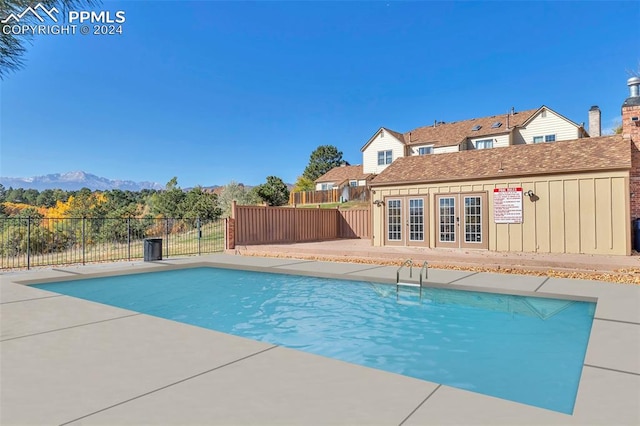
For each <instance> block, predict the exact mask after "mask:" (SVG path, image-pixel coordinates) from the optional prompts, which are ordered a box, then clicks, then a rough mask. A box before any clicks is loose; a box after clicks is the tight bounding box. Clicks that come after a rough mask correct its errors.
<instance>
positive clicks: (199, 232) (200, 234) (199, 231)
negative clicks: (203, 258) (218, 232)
mask: <svg viewBox="0 0 640 426" xmlns="http://www.w3.org/2000/svg"><path fill="white" fill-rule="evenodd" d="M196 224H197V225H198V256H200V238H202V231H201V230H200V218H199V217H198V218H196Z"/></svg>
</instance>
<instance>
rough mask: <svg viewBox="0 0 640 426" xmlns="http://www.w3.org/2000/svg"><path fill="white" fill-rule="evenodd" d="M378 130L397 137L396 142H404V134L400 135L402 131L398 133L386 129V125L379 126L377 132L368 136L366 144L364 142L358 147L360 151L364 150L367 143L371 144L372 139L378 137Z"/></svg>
mask: <svg viewBox="0 0 640 426" xmlns="http://www.w3.org/2000/svg"><path fill="white" fill-rule="evenodd" d="M380 132H387V133H388V134H390V135H391V136H393V137H394V138H395V139H397V140H398V142H400V143H401V144H404V143H405V142H404V136H403V135H402V133H398V132H396V131H394V130H391V129H387V128H386V127H380V129H378V131H377V132H375V133H374V134H373V136H371V137H370V138H369V140H368V141H367V143H366V144H364V145H363V146H362V148H360V151H364V150H365V149H367V147H368V146H369V145H371V143H372V142H373V141H374V139H375V138H377V137H378V135H379V134H380Z"/></svg>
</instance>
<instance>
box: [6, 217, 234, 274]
mask: <svg viewBox="0 0 640 426" xmlns="http://www.w3.org/2000/svg"><path fill="white" fill-rule="evenodd" d="M147 238H161V239H162V250H163V253H162V254H163V257H169V256H176V255H190V254H202V253H214V252H219V251H223V250H224V223H223V221H221V220H217V221H208V222H205V221H200V219H197V218H196V219H176V218H31V217H27V218H15V217H12V218H0V269H9V268H27V269H28V268H31V267H33V266H53V265H63V264H77V263H82V264H85V263H89V262H106V261H114V260H135V259H142V258H143V256H144V240H145V239H147Z"/></svg>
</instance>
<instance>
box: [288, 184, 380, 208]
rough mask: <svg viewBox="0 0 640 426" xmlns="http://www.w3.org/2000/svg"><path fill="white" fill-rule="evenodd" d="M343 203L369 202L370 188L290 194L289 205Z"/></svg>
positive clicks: (351, 187)
mask: <svg viewBox="0 0 640 426" xmlns="http://www.w3.org/2000/svg"><path fill="white" fill-rule="evenodd" d="M342 201H369V188H367V187H366V186H348V187H345V188H340V189H338V188H335V189H327V190H324V191H301V192H291V193H290V194H289V204H290V205H296V204H322V203H340V202H342Z"/></svg>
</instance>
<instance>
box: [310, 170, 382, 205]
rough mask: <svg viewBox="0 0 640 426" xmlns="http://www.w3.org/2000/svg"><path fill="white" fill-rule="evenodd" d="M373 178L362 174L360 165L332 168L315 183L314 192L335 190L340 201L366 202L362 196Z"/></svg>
mask: <svg viewBox="0 0 640 426" xmlns="http://www.w3.org/2000/svg"><path fill="white" fill-rule="evenodd" d="M373 177H374V175H373V174H371V173H364V172H363V171H362V165H358V166H347V165H342V166H338V167H334V168H333V169H331V170H329V171H328V172H327V173H325V174H323V175H322V176H320V177H319V178H318V179H316V181H315V185H316V188H315V189H316V191H327V190H330V189H334V190H335V189H337V190H339V191H340V195H339V197H340V200H341V201H350V200H354V199H359V200H366V199H368V198H366V197H363V194H365V193H366V191H367V189H368V188H367V186H368V183H369V181H370V180H371V179H372V178H373Z"/></svg>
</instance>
